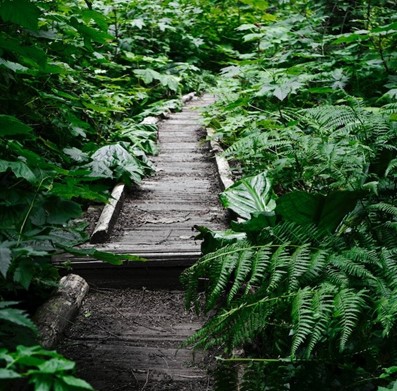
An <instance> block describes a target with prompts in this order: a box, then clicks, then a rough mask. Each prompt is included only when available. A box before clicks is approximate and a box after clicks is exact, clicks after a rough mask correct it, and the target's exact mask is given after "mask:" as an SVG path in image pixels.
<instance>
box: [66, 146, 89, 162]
mask: <svg viewBox="0 0 397 391" xmlns="http://www.w3.org/2000/svg"><path fill="white" fill-rule="evenodd" d="M63 152H64V153H66V155H68V156H69V157H70V158H72V159H73V160H74V161H75V162H78V163H82V162H86V161H87V160H89V156H88V154H87V153H85V152H83V151H82V150H80V149H78V148H76V147H72V148H64V149H63Z"/></svg>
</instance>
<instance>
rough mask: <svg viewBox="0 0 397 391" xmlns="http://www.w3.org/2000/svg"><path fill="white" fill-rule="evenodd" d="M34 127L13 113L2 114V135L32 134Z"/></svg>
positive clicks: (0, 120) (0, 135) (0, 129)
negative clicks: (12, 114)
mask: <svg viewBox="0 0 397 391" xmlns="http://www.w3.org/2000/svg"><path fill="white" fill-rule="evenodd" d="M31 133H32V128H31V127H30V126H28V125H25V124H24V123H23V122H21V121H20V120H19V119H18V118H15V117H13V116H11V115H0V137H10V136H11V137H12V136H20V135H23V136H29V137H30V136H31Z"/></svg>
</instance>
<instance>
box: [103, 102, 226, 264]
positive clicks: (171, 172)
mask: <svg viewBox="0 0 397 391" xmlns="http://www.w3.org/2000/svg"><path fill="white" fill-rule="evenodd" d="M212 102H213V98H212V97H211V96H205V97H204V98H201V99H199V100H194V101H193V102H190V103H188V104H187V105H186V106H185V108H184V110H183V111H182V112H180V113H175V114H172V115H171V117H170V118H169V119H167V120H166V121H164V122H163V123H162V124H161V125H160V128H159V142H160V153H159V155H158V156H157V157H156V158H155V159H153V160H154V164H155V166H156V169H157V172H156V174H155V175H154V176H153V177H150V178H148V179H146V180H144V181H143V183H142V184H141V186H140V188H139V189H138V190H137V191H135V192H133V193H132V195H131V196H130V197H129V198H128V199H127V200H126V201H125V203H124V208H123V210H122V213H121V216H120V217H119V219H118V221H119V223H118V224H117V225H116V227H115V230H116V232H117V231H118V230H120V231H121V235H116V236H114V237H113V238H111V242H112V243H111V244H109V245H108V247H111V246H113V247H114V248H116V249H117V248H118V247H119V248H123V250H124V249H125V248H126V247H128V249H129V250H130V251H131V252H132V253H133V254H142V255H143V256H148V255H150V257H155V255H153V254H156V253H157V254H161V255H162V256H163V257H164V256H165V255H166V254H168V256H169V258H172V255H173V254H174V255H175V256H176V257H177V258H179V257H181V256H184V257H185V258H186V257H191V256H193V257H197V256H199V255H200V244H199V242H197V241H196V242H195V241H194V240H192V238H193V237H194V233H193V232H192V226H193V225H206V226H208V227H211V228H213V229H224V228H225V212H224V210H223V209H222V208H221V207H220V206H219V203H218V194H219V192H220V189H219V186H218V182H217V177H216V171H215V165H214V163H213V161H212V160H211V157H210V156H209V151H208V146H207V144H206V143H204V141H203V137H205V133H204V131H203V129H202V125H201V121H200V112H199V111H198V110H197V108H199V107H200V106H205V105H208V104H210V103H212Z"/></svg>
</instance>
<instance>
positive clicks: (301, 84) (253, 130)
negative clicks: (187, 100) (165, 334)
mask: <svg viewBox="0 0 397 391" xmlns="http://www.w3.org/2000/svg"><path fill="white" fill-rule="evenodd" d="M396 11H397V7H396V4H395V1H391V0H366V1H350V0H342V1H336V0H320V1H317V2H313V1H310V0H290V1H285V0H278V1H273V2H266V1H263V0H193V1H192V0H190V1H188V0H174V1H170V0H167V1H149V0H143V1H138V0H132V1H129V0H118V1H117V2H115V1H111V0H95V1H93V2H91V1H89V0H85V1H80V0H61V1H56V2H55V1H44V0H0V25H1V29H0V91H1V94H0V141H1V143H2V146H3V148H2V150H1V152H0V185H1V186H0V299H2V300H3V301H2V303H1V306H0V320H2V323H1V327H0V336H1V343H0V362H1V365H2V368H1V369H0V381H2V379H8V380H7V381H10V382H19V381H21V379H22V380H23V379H27V381H29V382H30V383H31V384H32V385H33V386H32V387H34V388H36V389H40V390H52V389H56V390H79V389H80V390H82V389H90V386H89V385H88V384H86V383H85V382H83V381H81V380H79V379H76V378H75V377H74V376H73V371H74V364H73V363H71V362H70V361H68V360H66V359H64V358H62V357H60V356H59V355H58V354H57V353H54V352H48V351H45V350H43V349H41V348H40V347H37V346H35V327H34V325H33V324H32V323H31V321H30V320H29V318H28V317H27V315H26V314H25V313H24V312H21V309H17V308H14V306H15V305H16V303H15V302H14V300H20V298H21V297H23V298H24V300H25V302H24V303H23V304H24V306H26V300H27V298H28V299H29V300H31V301H33V300H34V298H35V297H36V296H39V297H40V298H41V297H44V296H45V295H46V294H47V293H48V291H50V290H51V289H53V288H54V287H55V286H56V283H57V279H58V271H57V269H55V268H54V267H53V266H52V265H51V256H52V255H53V254H54V253H55V252H58V251H71V252H73V251H76V250H74V249H73V247H74V246H75V245H77V244H79V243H82V242H84V241H85V240H86V239H87V238H86V236H87V235H86V233H85V227H84V224H82V223H81V222H79V221H80V220H79V218H80V216H81V213H82V211H84V209H85V208H86V206H87V205H88V204H89V203H93V202H99V203H104V202H106V200H107V197H108V191H109V189H110V188H111V186H112V185H113V184H114V183H116V182H118V181H122V182H124V183H126V184H127V185H129V186H132V185H134V184H136V183H139V181H140V180H141V178H142V177H143V176H145V175H148V174H150V173H151V171H152V170H153V167H152V165H151V163H150V161H149V160H148V155H151V154H155V153H156V129H155V128H154V127H152V126H147V125H142V124H141V121H142V119H143V118H144V117H145V116H148V115H152V114H159V113H161V112H163V111H164V110H167V109H178V107H179V106H180V101H179V97H180V96H181V94H183V93H185V92H190V91H191V90H196V91H200V90H203V89H204V88H208V82H212V81H214V79H215V76H213V75H214V74H215V73H216V72H218V71H220V73H221V75H220V77H217V80H218V81H217V83H218V84H217V88H216V94H217V96H218V102H217V103H216V104H215V105H214V106H213V107H211V108H210V109H209V110H208V111H207V113H206V116H207V124H208V125H209V126H211V127H213V128H214V130H215V136H214V137H216V138H217V139H218V140H219V141H220V142H221V143H222V144H223V146H224V147H225V153H224V154H225V156H226V157H227V158H228V159H230V161H231V163H232V167H233V170H234V173H235V176H236V179H238V180H237V182H236V183H235V185H234V186H232V187H231V188H229V189H228V190H226V191H225V192H224V193H223V194H222V196H221V201H222V203H223V205H224V206H225V207H227V208H230V209H231V210H232V211H233V213H235V216H236V218H237V217H238V220H237V221H235V222H232V224H231V228H230V230H228V231H226V232H212V231H211V230H209V229H207V228H205V227H198V229H199V230H200V235H201V237H203V238H204V239H205V241H204V244H203V251H204V252H205V255H204V257H203V258H202V259H201V260H200V261H199V262H198V263H197V264H196V265H194V266H193V267H192V268H190V269H189V270H187V271H186V273H185V274H184V276H183V281H184V283H185V284H186V289H187V303H188V304H189V305H190V304H192V303H193V304H195V305H196V307H197V310H200V309H202V310H204V311H207V312H208V311H211V313H212V314H214V316H213V317H212V318H211V319H210V320H209V321H208V323H207V324H206V325H205V326H204V328H203V329H202V330H200V331H199V332H197V333H196V334H195V335H194V336H193V337H192V338H191V339H190V341H189V342H190V343H192V344H193V345H195V346H198V347H206V348H212V349H215V350H216V351H217V352H218V355H219V362H220V365H219V370H218V372H217V386H216V387H217V389H218V390H228V391H229V390H234V389H239V390H250V391H255V390H271V389H274V390H283V389H290V390H307V389H321V390H327V389H338V390H340V389H350V390H363V389H368V390H371V389H376V388H377V387H378V386H379V387H380V389H381V387H388V386H389V384H390V387H393V382H394V380H395V373H396V367H394V365H395V364H396V362H397V360H396V358H397V357H396V355H397V354H396V351H395V347H394V346H395V343H396V338H397V329H396V324H395V318H396V312H397V309H396V304H395V303H396V299H397V288H396V282H395V281H396V278H397V274H396V273H397V268H396V249H395V248H396V227H397V225H396V219H397V209H396V208H397V205H396V200H395V189H396V175H397V172H396V169H397V153H396V120H397V115H396V114H397V101H396V98H397V93H396V91H397V75H396V73H395V70H396V65H397V54H396V51H395V48H396V46H397V20H396V18H397V16H396V15H397V13H396ZM90 255H91V256H96V257H98V258H99V259H102V260H105V261H108V262H113V263H120V262H122V260H123V259H125V258H126V257H123V258H120V257H118V256H117V255H113V254H105V253H101V252H98V251H95V250H92V251H91V254H90ZM127 258H128V257H127ZM129 259H131V260H133V259H135V258H134V257H133V256H131V257H130V258H129ZM203 278H204V279H206V280H207V281H208V283H207V286H206V291H205V302H204V308H200V305H201V303H202V301H201V300H199V297H200V294H199V286H200V282H201V281H202V279H203ZM21 292H22V293H23V294H22V296H21ZM26 292H28V293H27V294H26ZM4 300H7V301H4ZM3 341H6V342H7V343H6V342H3ZM238 352H239V354H237V353H238ZM10 384H14V383H7V387H9V386H10ZM395 384H396V383H394V386H395V387H397V386H396V385H395Z"/></svg>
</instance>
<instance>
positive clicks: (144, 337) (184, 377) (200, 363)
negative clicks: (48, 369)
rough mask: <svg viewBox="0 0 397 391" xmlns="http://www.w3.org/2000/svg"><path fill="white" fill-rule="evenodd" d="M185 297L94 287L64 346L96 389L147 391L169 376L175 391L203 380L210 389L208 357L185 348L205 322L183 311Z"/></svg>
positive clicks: (61, 349)
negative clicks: (185, 341)
mask: <svg viewBox="0 0 397 391" xmlns="http://www.w3.org/2000/svg"><path fill="white" fill-rule="evenodd" d="M183 298H184V294H183V292H180V291H172V292H164V291H151V290H148V289H143V290H142V289H140V290H131V289H124V290H121V289H110V290H106V291H102V290H99V291H96V290H94V289H93V290H92V292H91V293H90V295H88V296H87V298H86V300H85V302H84V305H83V306H82V308H81V311H80V314H79V316H78V317H77V319H76V322H75V323H74V325H73V326H72V327H71V329H70V330H69V331H68V332H67V334H66V338H65V339H64V341H63V342H62V344H60V346H59V347H58V349H59V350H60V352H61V353H62V354H64V355H66V357H68V358H71V359H74V360H77V362H78V366H77V368H78V375H79V376H81V377H82V378H84V379H85V380H87V381H89V382H90V383H91V384H92V385H93V387H94V388H95V389H96V390H100V391H102V390H103V391H105V390H110V389H114V390H116V389H119V390H122V389H125V390H130V391H142V390H143V389H144V388H145V386H146V385H147V387H148V389H152V388H151V387H152V385H153V383H156V382H158V381H161V380H163V381H164V380H166V383H167V385H169V384H170V383H172V384H171V386H172V385H174V386H175V388H172V387H171V388H168V387H167V389H169V390H171V389H177V390H184V389H185V388H184V384H186V383H188V384H189V385H190V384H191V382H192V381H194V383H195V382H200V381H202V385H201V387H197V391H199V390H200V391H204V390H205V389H206V387H205V386H206V385H207V382H208V375H207V373H206V370H205V364H206V362H205V355H204V354H203V352H193V351H192V350H191V349H188V348H184V347H182V346H181V344H182V342H183V341H184V340H185V339H186V337H188V336H190V335H192V334H193V333H194V332H195V331H196V330H198V329H199V327H200V326H201V324H202V321H203V320H202V319H199V318H197V317H196V316H195V314H194V313H193V312H192V311H185V310H184V309H183ZM203 385H204V387H203ZM156 389H158V390H159V389H160V388H156ZM188 389H189V390H192V388H191V387H190V386H189V388H188ZM194 389H195V390H196V388H194Z"/></svg>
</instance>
